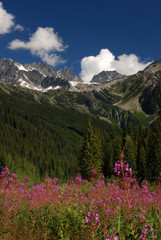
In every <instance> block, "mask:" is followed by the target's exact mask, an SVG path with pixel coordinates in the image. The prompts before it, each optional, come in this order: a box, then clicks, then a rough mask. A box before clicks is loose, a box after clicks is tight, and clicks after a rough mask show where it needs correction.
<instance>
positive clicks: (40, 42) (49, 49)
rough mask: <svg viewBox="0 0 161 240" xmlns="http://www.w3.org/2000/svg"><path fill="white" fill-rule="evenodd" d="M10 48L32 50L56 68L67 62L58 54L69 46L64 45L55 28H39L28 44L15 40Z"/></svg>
mask: <svg viewBox="0 0 161 240" xmlns="http://www.w3.org/2000/svg"><path fill="white" fill-rule="evenodd" d="M8 48H10V49H12V50H16V49H25V50H30V52H31V53H32V55H36V56H38V57H40V58H41V59H42V60H43V61H44V62H46V63H48V64H50V65H52V66H55V65H57V64H60V63H64V62H65V60H63V59H62V58H61V57H60V56H58V55H57V54H56V52H63V51H64V50H65V49H66V48H67V46H65V45H64V44H63V40H62V39H61V38H60V37H59V36H58V34H57V33H55V32H54V28H49V27H46V28H42V27H38V28H37V30H36V32H35V33H34V34H33V35H32V36H31V37H30V38H29V41H28V42H24V41H21V40H19V39H15V40H13V41H12V42H11V43H10V44H9V46H8Z"/></svg>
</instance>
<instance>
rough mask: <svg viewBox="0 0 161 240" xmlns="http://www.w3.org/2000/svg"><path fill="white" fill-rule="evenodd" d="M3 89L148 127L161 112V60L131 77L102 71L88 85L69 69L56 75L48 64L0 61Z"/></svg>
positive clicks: (121, 123) (108, 119) (121, 124)
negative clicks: (141, 123)
mask: <svg viewBox="0 0 161 240" xmlns="http://www.w3.org/2000/svg"><path fill="white" fill-rule="evenodd" d="M0 87H1V90H2V91H5V92H6V91H8V92H13V91H14V92H16V91H17V92H24V93H28V94H31V95H32V96H34V99H35V100H36V101H38V102H45V103H47V104H51V105H56V106H59V107H61V108H67V109H70V110H74V111H77V112H81V113H87V114H90V115H93V116H95V117H99V118H100V119H103V120H105V121H108V122H110V123H111V124H116V125H119V126H121V127H122V126H124V125H125V123H126V122H127V121H129V120H130V119H133V121H136V122H137V121H142V122H144V123H145V124H149V123H151V122H152V121H153V120H154V119H155V118H157V117H158V116H159V115H160V110H161V101H160V100H161V60H158V61H155V62H153V63H151V64H150V65H149V66H148V67H146V68H145V69H144V70H143V71H140V72H138V73H136V74H134V75H131V76H125V75H121V74H119V73H117V72H116V71H103V72H101V73H99V74H98V75H95V76H94V77H93V78H92V80H91V81H90V83H89V84H86V83H84V82H83V80H82V79H80V78H79V77H77V76H76V75H75V74H74V73H73V72H72V71H71V70H69V69H67V68H65V69H60V70H59V71H57V70H56V69H55V68H54V67H52V66H49V65H48V64H42V63H32V64H23V65H22V64H20V63H18V62H14V61H13V60H11V59H5V58H4V59H1V60H0Z"/></svg>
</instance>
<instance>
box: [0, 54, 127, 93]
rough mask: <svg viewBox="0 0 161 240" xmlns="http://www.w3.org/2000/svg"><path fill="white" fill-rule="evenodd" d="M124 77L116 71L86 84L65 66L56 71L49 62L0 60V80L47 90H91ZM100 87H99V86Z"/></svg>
mask: <svg viewBox="0 0 161 240" xmlns="http://www.w3.org/2000/svg"><path fill="white" fill-rule="evenodd" d="M121 78H124V76H122V75H121V74H119V73H117V72H116V71H111V72H108V71H106V72H104V71H103V72H102V73H100V74H98V75H95V76H94V77H93V79H92V81H91V82H90V84H85V83H84V82H83V80H81V79H80V78H79V77H77V76H76V75H75V74H74V73H73V72H72V71H71V70H69V69H67V68H65V69H60V70H59V71H56V69H55V68H54V67H52V66H50V65H48V64H46V63H45V64H42V63H32V64H24V65H22V64H20V63H18V62H14V61H13V60H12V59H5V58H4V59H1V60H0V82H3V83H6V84H10V85H14V86H21V87H25V88H29V89H32V90H37V91H42V92H46V91H48V90H51V89H52V90H57V89H62V88H65V89H68V90H69V91H90V90H93V89H97V86H96V84H95V83H97V84H106V83H108V82H110V81H113V80H114V79H121ZM98 88H99V87H98Z"/></svg>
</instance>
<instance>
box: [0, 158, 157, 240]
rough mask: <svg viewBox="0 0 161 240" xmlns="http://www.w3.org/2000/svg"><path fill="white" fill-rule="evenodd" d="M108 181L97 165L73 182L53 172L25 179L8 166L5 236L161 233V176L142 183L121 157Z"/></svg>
mask: <svg viewBox="0 0 161 240" xmlns="http://www.w3.org/2000/svg"><path fill="white" fill-rule="evenodd" d="M114 172H115V175H116V177H115V178H113V179H111V180H109V181H105V179H104V176H103V175H102V174H101V175H100V176H97V172H96V171H95V170H92V171H91V178H90V179H88V181H87V180H83V179H82V177H81V176H80V175H78V176H77V177H76V178H75V179H74V180H73V179H71V180H70V181H69V182H68V183H65V182H64V183H63V182H60V181H59V179H57V178H54V179H51V178H49V177H47V178H46V179H45V181H44V182H43V183H41V184H37V185H33V184H30V183H29V180H28V178H27V177H26V178H25V179H24V181H23V182H21V181H20V180H19V179H18V178H17V175H16V174H14V173H13V174H11V175H10V174H9V170H8V168H7V167H5V168H4V169H3V171H2V172H1V174H0V240H10V239H13V240H15V239H16V240H22V239H23V240H27V239H29V240H31V239H32V240H34V239H37V240H39V239H46V240H47V239H53V240H54V239H62V240H69V239H73V240H76V239H82V240H87V239H89V240H90V239H91V240H92V239H98V240H108V239H111V240H112V239H113V240H116V239H131V240H132V239H143V240H145V239H157V240H159V239H161V184H160V178H158V180H157V181H156V182H155V183H154V184H151V185H150V184H149V183H148V182H147V180H144V181H143V182H142V183H141V184H138V182H137V180H136V179H135V178H134V177H133V172H132V169H131V168H129V165H128V163H127V162H123V161H121V162H116V163H115V168H114Z"/></svg>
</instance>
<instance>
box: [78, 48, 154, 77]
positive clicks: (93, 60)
mask: <svg viewBox="0 0 161 240" xmlns="http://www.w3.org/2000/svg"><path fill="white" fill-rule="evenodd" d="M150 63H151V62H147V63H143V62H140V60H139V58H138V57H137V56H136V55H135V54H130V55H126V54H123V55H120V56H118V59H116V58H115V56H114V55H113V53H111V52H110V51H109V50H108V49H102V50H101V51H100V53H99V54H98V55H97V56H89V57H84V58H83V59H82V60H81V73H80V77H81V78H82V79H83V80H84V81H85V82H90V80H91V79H92V77H93V76H94V75H96V74H98V73H100V72H102V71H113V70H116V71H117V72H118V73H121V74H124V75H131V74H135V73H137V72H138V71H140V70H143V69H144V68H145V67H146V66H148V65H149V64H150Z"/></svg>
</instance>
